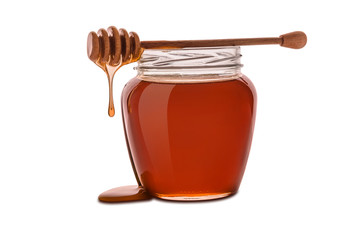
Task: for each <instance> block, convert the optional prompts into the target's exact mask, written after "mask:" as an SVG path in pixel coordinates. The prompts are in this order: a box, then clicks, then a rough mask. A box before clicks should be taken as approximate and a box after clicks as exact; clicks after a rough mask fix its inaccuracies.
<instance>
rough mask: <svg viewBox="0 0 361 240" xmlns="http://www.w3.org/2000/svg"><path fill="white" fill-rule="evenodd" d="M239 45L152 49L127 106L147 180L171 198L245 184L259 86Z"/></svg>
mask: <svg viewBox="0 0 361 240" xmlns="http://www.w3.org/2000/svg"><path fill="white" fill-rule="evenodd" d="M239 57H240V54H239V48H238V47H227V48H197V49H192V48H190V49H182V50H167V51H164V50H150V51H149V50H146V51H145V52H144V54H143V57H142V58H141V60H140V62H139V67H138V76H137V77H136V78H134V79H132V80H131V81H130V82H128V83H127V85H126V86H125V88H124V90H123V94H122V110H123V119H124V127H125V132H126V138H127V143H128V148H129V152H130V155H131V161H133V166H134V168H135V171H136V173H137V174H138V178H139V179H140V182H141V184H142V186H143V187H144V188H145V189H146V191H147V192H148V193H149V194H151V195H153V196H155V197H159V198H163V199H168V200H183V201H187V200H207V199H215V198H221V197H225V196H228V195H231V194H233V193H235V192H237V190H238V187H239V184H240V182H241V179H242V177H243V173H244V170H245V167H246V163H247V158H248V154H249V150H250V146H251V141H252V134H253V128H254V121H255V108H256V92H255V89H254V86H253V84H252V83H251V81H250V80H249V79H248V78H247V77H245V76H244V75H242V74H241V73H240V72H239V69H240V63H239Z"/></svg>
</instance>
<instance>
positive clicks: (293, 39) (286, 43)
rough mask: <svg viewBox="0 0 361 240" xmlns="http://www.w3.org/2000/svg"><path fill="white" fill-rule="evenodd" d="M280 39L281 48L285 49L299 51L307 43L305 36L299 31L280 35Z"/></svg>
mask: <svg viewBox="0 0 361 240" xmlns="http://www.w3.org/2000/svg"><path fill="white" fill-rule="evenodd" d="M280 38H281V39H282V43H281V46H282V47H287V48H293V49H300V48H303V47H304V46H305V45H306V43H307V36H306V34H305V33H304V32H301V31H296V32H290V33H286V34H283V35H281V36H280Z"/></svg>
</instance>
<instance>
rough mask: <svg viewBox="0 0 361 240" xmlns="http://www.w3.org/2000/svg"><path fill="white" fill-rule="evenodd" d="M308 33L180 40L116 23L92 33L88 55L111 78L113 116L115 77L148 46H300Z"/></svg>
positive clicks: (158, 47)
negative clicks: (148, 35) (146, 37)
mask: <svg viewBox="0 0 361 240" xmlns="http://www.w3.org/2000/svg"><path fill="white" fill-rule="evenodd" d="M306 42H307V36H306V34H305V33H303V32H300V31H296V32H291V33H286V34H283V35H281V36H279V37H267V38H235V39H215V40H178V41H140V39H139V37H138V34H136V33H135V32H130V33H129V34H128V32H127V31H126V30H125V29H124V28H121V29H119V30H118V29H117V28H116V27H114V26H111V27H109V28H108V29H107V30H105V29H103V28H101V29H99V30H98V32H97V33H95V32H90V33H89V35H88V43H87V50H88V57H89V59H90V60H91V61H93V62H94V63H95V64H97V65H98V66H99V67H101V68H102V69H103V70H104V71H105V73H106V74H107V77H108V81H109V108H108V114H109V116H111V117H112V116H114V103H113V77H114V74H115V72H116V71H117V70H118V69H119V68H120V67H121V66H123V65H126V64H128V63H132V62H136V61H137V60H138V59H139V58H140V56H141V55H142V53H143V50H144V49H176V48H187V47H220V46H245V45H270V44H278V45H281V46H282V47H287V48H293V49H299V48H302V47H304V46H305V45H306Z"/></svg>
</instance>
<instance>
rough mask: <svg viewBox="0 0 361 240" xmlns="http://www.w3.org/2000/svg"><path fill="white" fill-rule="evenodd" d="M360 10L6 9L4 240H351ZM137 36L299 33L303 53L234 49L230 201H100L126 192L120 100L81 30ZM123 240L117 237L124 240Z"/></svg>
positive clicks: (357, 189) (119, 83)
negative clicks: (238, 78)
mask: <svg viewBox="0 0 361 240" xmlns="http://www.w3.org/2000/svg"><path fill="white" fill-rule="evenodd" d="M357 3H358V1H348V0H344V1H332V0H328V1H286V0H285V1H277V0H274V1H257V0H252V1H227V0H222V1H204V2H202V1H195V0H193V1H186V0H183V1H139V0H138V1H127V2H125V1H122V0H117V1H84V2H81V1H36V0H32V1H2V2H1V3H0V26H1V32H0V35H1V37H0V43H1V44H0V69H1V70H0V239H6V240H10V239H107V240H108V239H109V240H110V239H141V238H142V237H147V239H156V238H157V239H278V240H280V239H360V238H361V229H360V227H361V217H360V216H361V206H360V205H361V204H360V203H361V186H360V185H361V174H360V172H361V163H360V161H361V152H360V142H361V137H360V136H361V127H360V121H361V114H360V111H361V110H360V103H361V95H360V90H361V84H360V81H361V79H360V73H359V68H360V56H361V48H360V42H361V41H360V40H361V34H360V22H361V17H360V13H359V7H358V6H357ZM110 25H115V26H117V27H118V28H120V27H124V28H126V29H127V30H128V31H136V32H137V33H138V34H139V35H140V38H141V39H142V40H157V39H165V40H166V39H168V40H172V39H173V40H176V39H212V38H236V37H263V36H264V37H266V36H279V35H280V34H283V33H286V32H291V31H295V30H302V31H304V32H306V33H307V35H308V44H307V46H306V47H305V48H304V49H301V50H291V49H285V48H281V47H278V46H257V47H255V46H253V47H243V48H242V53H243V57H242V62H243V63H244V65H245V66H244V68H243V69H242V71H243V72H244V73H245V74H246V75H247V76H248V77H249V78H250V79H251V80H252V81H253V83H254V84H255V86H256V89H257V92H258V109H257V120H256V128H255V133H254V141H253V145H252V149H251V154H250V157H249V162H248V165H247V169H246V172H245V176H244V178H243V181H242V184H241V187H240V189H239V193H238V194H237V195H235V196H234V197H231V198H228V199H225V200H219V201H210V202H204V203H175V202H166V201H160V200H152V201H147V202H138V203H127V204H116V205H114V204H113V205H109V204H102V203H99V202H98V201H97V196H98V194H99V193H101V192H102V191H104V190H106V189H109V188H112V187H116V186H120V185H128V184H135V183H136V181H135V179H134V177H133V173H132V170H131V166H130V163H129V158H128V153H127V149H126V144H125V141H124V135H123V129H122V122H121V115H120V111H119V109H120V103H119V97H120V93H121V90H122V88H123V86H124V84H125V83H126V82H127V81H128V80H129V79H130V78H131V77H133V76H134V75H135V71H134V70H133V69H132V68H133V67H134V66H135V65H134V64H132V65H129V66H126V67H124V69H122V70H121V71H120V72H118V74H117V75H116V79H115V85H114V87H115V93H114V94H115V100H116V102H115V107H116V115H115V117H114V118H109V117H108V116H107V91H108V90H107V81H106V78H105V75H104V73H103V72H102V70H101V69H100V68H98V67H97V66H95V65H94V64H93V63H92V62H91V61H89V60H88V58H87V54H86V39H87V34H88V32H90V31H97V30H98V29H99V28H101V27H104V28H107V27H108V26H110ZM120 236H122V238H121V237H120Z"/></svg>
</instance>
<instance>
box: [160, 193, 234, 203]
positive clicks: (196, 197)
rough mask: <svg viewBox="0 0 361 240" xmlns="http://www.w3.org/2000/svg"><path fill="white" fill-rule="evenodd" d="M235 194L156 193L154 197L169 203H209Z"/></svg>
mask: <svg viewBox="0 0 361 240" xmlns="http://www.w3.org/2000/svg"><path fill="white" fill-rule="evenodd" d="M232 194H234V193H232V192H227V193H216V194H189V195H188V194H187V195H183V194H158V193H155V194H154V197H156V198H160V199H164V200H168V201H181V202H195V201H207V200H215V199H219V198H225V197H228V196H230V195H232Z"/></svg>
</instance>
